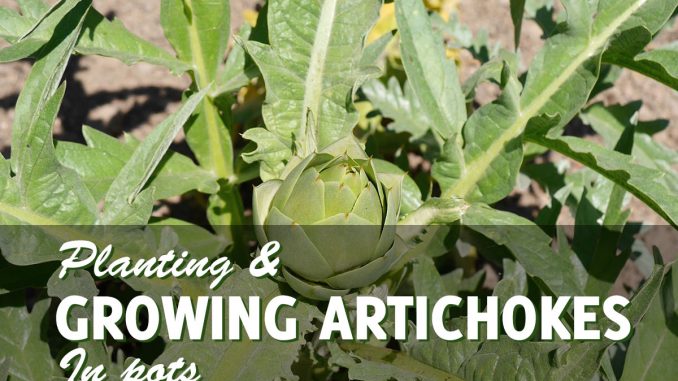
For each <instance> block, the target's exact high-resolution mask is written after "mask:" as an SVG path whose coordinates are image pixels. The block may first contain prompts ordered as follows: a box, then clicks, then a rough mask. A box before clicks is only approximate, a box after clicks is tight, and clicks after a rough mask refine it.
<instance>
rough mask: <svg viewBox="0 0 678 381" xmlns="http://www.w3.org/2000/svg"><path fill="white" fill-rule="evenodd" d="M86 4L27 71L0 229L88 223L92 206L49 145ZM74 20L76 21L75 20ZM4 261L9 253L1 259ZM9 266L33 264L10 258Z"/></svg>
mask: <svg viewBox="0 0 678 381" xmlns="http://www.w3.org/2000/svg"><path fill="white" fill-rule="evenodd" d="M88 9H89V6H88V4H85V2H83V3H79V4H78V5H76V6H75V7H73V8H72V12H71V13H70V16H69V17H68V18H67V19H66V20H64V22H65V23H68V24H69V25H70V26H71V29H70V30H69V33H68V34H66V35H65V36H62V37H61V38H60V39H59V38H55V39H54V40H53V41H52V42H51V43H50V44H49V45H46V46H45V47H44V48H43V53H42V54H43V55H42V56H41V58H39V59H38V60H37V61H36V62H35V64H34V65H33V69H32V70H31V74H30V75H29V77H28V79H27V80H26V83H25V85H24V89H23V91H22V92H21V94H20V96H19V99H18V100H17V105H16V109H15V118H14V127H13V131H12V133H13V137H12V158H11V164H12V166H13V168H14V170H13V172H14V173H15V176H14V177H10V171H9V166H7V163H6V162H4V160H3V167H6V168H4V169H3V173H2V178H3V179H2V181H1V182H0V185H1V186H0V220H1V221H2V222H3V224H29V225H53V224H83V223H84V224H86V223H92V222H93V221H94V217H95V213H96V206H95V202H94V199H93V198H92V197H91V195H90V194H89V191H88V190H87V188H86V187H85V186H84V185H83V184H82V183H81V181H80V179H79V178H78V177H77V175H76V174H75V173H74V172H73V171H71V170H70V169H68V168H65V167H63V166H61V165H60V164H59V162H58V161H57V158H56V156H55V154H54V146H53V143H52V124H53V123H54V120H55V118H56V115H57V112H58V110H59V106H60V104H61V99H62V98H63V94H64V90H65V87H64V86H62V87H61V88H58V86H59V81H60V79H61V74H62V73H63V71H64V70H65V67H66V63H67V62H68V58H69V57H70V54H71V52H72V50H73V46H74V45H75V42H76V39H77V37H78V34H79V32H80V28H81V26H82V22H83V16H84V15H85V13H86V12H87V10H88ZM78 16H79V17H78ZM3 254H5V255H6V256H9V253H3ZM7 258H8V260H10V261H11V262H12V263H15V264H17V263H18V264H26V263H35V262H39V260H36V259H35V258H32V257H30V255H29V256H26V257H23V256H22V257H13V258H12V259H10V258H9V257H7Z"/></svg>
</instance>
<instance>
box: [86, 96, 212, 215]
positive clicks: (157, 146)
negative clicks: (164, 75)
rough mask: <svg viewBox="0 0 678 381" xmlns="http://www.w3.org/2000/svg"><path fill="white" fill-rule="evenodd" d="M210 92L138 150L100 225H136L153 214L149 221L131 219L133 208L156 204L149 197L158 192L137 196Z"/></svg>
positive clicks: (187, 105)
mask: <svg viewBox="0 0 678 381" xmlns="http://www.w3.org/2000/svg"><path fill="white" fill-rule="evenodd" d="M206 92H207V89H206V90H203V91H201V92H199V93H197V94H195V95H193V96H191V97H190V98H189V99H187V100H186V102H184V104H183V105H182V106H181V107H180V108H179V110H177V111H176V112H175V113H173V114H172V115H170V116H169V117H167V119H165V120H164V121H163V122H162V123H160V125H158V126H157V127H156V128H155V129H154V130H153V132H151V134H150V135H148V136H147V137H146V139H144V141H143V142H142V143H141V144H139V146H138V147H137V148H136V149H135V150H134V153H133V154H132V156H131V157H130V159H129V160H128V161H127V162H126V163H125V165H124V166H123V168H122V170H120V172H119V173H118V175H117V177H116V178H115V179H114V180H113V182H112V183H111V186H110V187H109V188H108V191H107V192H106V195H105V197H104V211H103V214H102V215H101V217H100V219H99V223H100V224H103V225H107V224H108V225H121V224H123V222H125V223H126V224H134V223H135V222H133V221H136V223H141V224H144V223H145V222H146V221H147V219H148V217H150V215H149V216H146V217H145V218H146V220H144V217H143V215H139V217H140V219H139V220H137V219H136V218H134V219H130V217H131V216H132V215H131V214H130V212H131V210H130V209H133V211H134V212H135V214H136V211H137V210H138V208H139V207H141V205H139V203H135V201H140V199H141V198H144V199H146V200H147V201H151V202H152V198H153V197H149V196H150V193H154V192H155V191H154V190H153V188H150V189H148V190H146V191H145V192H144V193H145V195H144V196H143V197H137V196H140V193H141V191H142V189H143V188H144V187H145V186H146V183H147V182H148V179H149V178H150V177H151V175H152V174H153V172H154V171H155V170H156V168H157V167H158V164H160V161H161V160H162V158H163V156H164V155H165V153H166V152H167V149H168V148H169V146H170V145H171V144H172V141H173V140H174V137H175V136H176V135H177V133H178V132H179V130H181V129H182V127H183V126H184V123H186V121H187V120H188V118H189V117H190V116H191V114H192V113H193V111H194V110H195V108H196V107H197V105H198V104H199V103H200V102H201V101H202V100H203V97H204V96H205V93H206ZM149 192H150V193H149ZM142 205H143V204H142ZM149 212H150V211H149Z"/></svg>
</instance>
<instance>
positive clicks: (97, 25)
mask: <svg viewBox="0 0 678 381" xmlns="http://www.w3.org/2000/svg"><path fill="white" fill-rule="evenodd" d="M23 3H26V4H27V5H26V6H29V7H32V9H34V11H32V12H40V16H39V17H43V16H46V17H45V19H44V20H42V22H40V23H39V24H38V25H36V27H35V29H34V30H32V31H30V33H27V32H28V31H29V30H30V29H31V25H32V24H34V22H35V21H36V20H37V19H38V17H35V15H34V14H33V13H31V14H30V15H27V16H24V17H22V16H19V15H18V14H9V15H8V19H7V20H8V23H6V24H5V23H4V22H3V24H4V25H3V27H0V37H2V38H4V39H6V40H8V41H10V42H16V41H17V40H18V39H20V38H21V37H23V36H24V35H26V36H25V38H23V39H22V40H21V41H20V42H17V43H16V45H13V46H11V47H9V48H6V50H7V51H5V50H2V51H0V61H5V62H7V61H14V60H18V59H23V58H26V57H29V56H33V55H35V54H36V53H37V52H38V49H39V48H40V47H41V46H42V45H44V44H46V43H48V42H49V41H50V40H51V39H52V31H53V30H54V29H55V28H57V26H58V25H60V24H61V22H62V20H63V16H64V15H65V14H67V12H68V11H69V8H71V7H72V5H73V4H75V3H77V2H66V6H63V7H59V8H57V9H54V10H53V11H51V10H50V12H51V13H49V14H48V13H47V11H45V8H42V7H41V8H36V7H35V4H38V3H41V2H40V1H33V0H31V1H27V2H26V1H24V2H23ZM28 3H32V4H28ZM0 12H7V11H5V9H4V8H3V10H1V11H0ZM24 14H26V13H25V11H24ZM3 21H4V19H3ZM83 31H84V33H83V34H82V35H81V36H80V38H79V40H78V43H77V45H76V47H75V51H76V52H78V53H80V54H84V55H101V56H106V57H112V58H116V59H119V60H120V61H122V62H124V63H126V64H128V65H131V64H135V63H137V62H140V61H144V62H148V63H152V64H156V65H161V66H165V67H167V68H168V69H170V70H172V71H173V72H174V73H177V74H178V73H183V72H184V71H186V70H187V69H188V66H187V65H185V64H183V63H182V62H180V61H179V60H177V59H175V58H173V57H172V56H171V55H170V54H169V53H167V52H166V51H164V50H163V49H162V48H159V47H157V46H155V45H153V44H152V43H150V42H148V41H146V40H143V39H141V38H140V37H137V36H136V35H134V34H133V33H131V32H130V31H128V30H127V29H126V28H125V26H124V25H122V23H121V22H120V21H117V20H114V21H109V20H108V19H106V18H105V17H104V16H102V15H101V14H100V13H99V12H97V11H96V10H95V9H93V8H90V10H89V11H88V12H87V15H86V16H85V21H84V24H83ZM95 31H96V32H95ZM36 48H37V49H36Z"/></svg>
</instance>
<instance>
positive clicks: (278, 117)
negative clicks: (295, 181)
mask: <svg viewBox="0 0 678 381" xmlns="http://www.w3.org/2000/svg"><path fill="white" fill-rule="evenodd" d="M380 3H381V2H380V1H377V0H367V1H366V0H342V1H339V0H323V1H312V2H308V1H303V0H278V1H273V2H271V3H269V5H268V27H269V30H268V34H269V41H270V44H269V45H265V44H262V43H259V42H254V41H250V42H246V43H245V47H246V49H247V52H248V53H249V54H250V55H251V56H252V58H253V59H254V61H255V62H256V63H257V65H258V66H259V69H260V71H261V73H262V75H263V77H264V81H265V83H266V104H265V105H264V107H263V109H262V114H263V117H264V121H265V123H266V129H261V128H257V129H251V130H248V131H246V132H245V133H244V135H243V136H244V137H245V138H247V139H250V140H253V141H254V142H256V143H257V148H256V150H255V151H253V152H250V153H247V154H245V155H244V156H243V157H244V158H245V160H247V161H248V162H255V161H261V162H262V165H261V175H262V178H263V179H264V180H266V179H270V178H275V177H278V176H280V173H281V171H282V168H283V166H284V164H285V162H287V161H289V160H290V159H291V158H292V156H293V155H297V156H300V157H305V156H306V155H308V154H310V153H312V152H314V151H318V150H320V149H322V148H324V147H326V146H327V145H329V144H331V143H333V142H335V141H337V140H339V139H340V138H343V137H345V136H348V135H350V134H351V133H352V130H353V127H354V126H355V124H356V122H357V121H358V114H357V113H356V111H355V109H354V106H353V100H352V97H353V93H354V91H355V89H356V87H357V85H359V84H360V83H362V82H363V81H364V80H365V79H366V77H367V76H368V75H369V74H370V71H369V70H368V69H367V68H366V67H364V65H363V63H362V58H361V57H362V56H363V46H364V38H365V35H366V34H367V32H368V31H369V29H370V27H371V26H372V24H373V23H374V21H375V20H376V19H377V14H378V11H379V5H380Z"/></svg>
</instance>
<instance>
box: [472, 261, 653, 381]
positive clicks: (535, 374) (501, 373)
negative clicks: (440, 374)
mask: <svg viewBox="0 0 678 381" xmlns="http://www.w3.org/2000/svg"><path fill="white" fill-rule="evenodd" d="M662 275H663V267H662V266H656V267H655V270H654V272H653V274H652V276H651V277H650V279H648V281H647V283H646V284H645V286H644V287H643V288H642V289H641V291H640V292H639V293H638V294H637V295H636V297H634V298H633V300H632V301H631V303H630V304H629V305H628V306H626V307H625V308H624V309H623V310H622V311H621V313H622V314H623V315H624V316H625V317H626V318H627V319H629V322H630V323H631V326H634V327H635V326H636V325H637V324H638V322H639V321H640V320H641V319H642V317H643V316H644V315H645V312H646V311H647V309H648V307H649V305H650V302H651V301H652V299H653V297H654V296H655V295H656V294H657V290H658V289H659V286H660V284H661V280H662ZM609 324H611V323H610V322H609V321H608V320H607V319H605V318H604V319H603V321H602V322H601V324H600V327H601V328H602V329H603V330H604V329H605V328H606V327H607V326H608V325H609ZM612 344H613V342H612V341H611V340H609V339H607V338H603V339H602V340H598V341H576V342H572V343H563V342H530V341H528V342H519V341H515V340H511V339H509V338H508V337H506V336H500V339H499V340H498V341H487V342H485V343H483V345H482V347H481V348H480V350H479V351H478V352H477V353H476V354H475V355H473V356H472V357H471V358H470V359H469V360H468V361H466V362H465V363H464V366H463V369H462V374H463V375H464V377H465V379H467V380H474V381H475V380H515V379H532V380H552V381H556V380H562V381H564V380H590V379H592V377H593V376H594V374H595V372H596V371H597V370H598V369H599V367H600V363H601V359H602V357H603V355H604V354H605V351H606V350H607V348H608V347H609V346H610V345H612Z"/></svg>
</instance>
